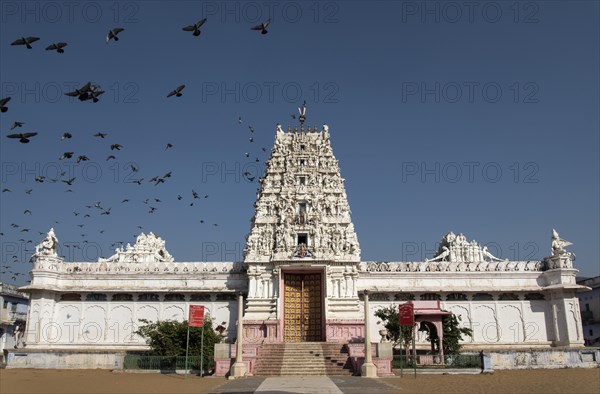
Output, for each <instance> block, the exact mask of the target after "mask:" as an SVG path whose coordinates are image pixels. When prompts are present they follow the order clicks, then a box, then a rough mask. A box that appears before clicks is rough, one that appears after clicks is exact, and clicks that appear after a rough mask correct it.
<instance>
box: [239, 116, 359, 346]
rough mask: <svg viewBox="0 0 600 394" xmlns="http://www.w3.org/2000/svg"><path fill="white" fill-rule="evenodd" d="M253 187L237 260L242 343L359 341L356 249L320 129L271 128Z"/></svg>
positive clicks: (330, 154) (325, 130)
mask: <svg viewBox="0 0 600 394" xmlns="http://www.w3.org/2000/svg"><path fill="white" fill-rule="evenodd" d="M260 183H261V188H260V191H259V193H258V196H257V199H256V202H255V208H256V213H255V216H254V218H253V220H252V226H251V230H250V233H249V235H248V236H247V246H246V249H245V254H244V264H245V265H246V267H247V270H248V281H249V285H248V299H247V305H246V310H245V314H244V325H245V331H244V333H245V340H246V341H250V342H254V343H257V342H260V343H263V342H282V341H284V342H299V341H302V342H303V341H328V342H346V341H350V340H352V339H353V338H354V339H355V340H356V339H358V338H361V337H362V334H363V332H362V324H363V321H362V319H361V316H360V313H359V304H358V301H359V300H358V294H357V287H356V284H357V279H358V270H359V264H360V247H359V244H358V239H357V236H356V233H355V231H354V225H353V224H352V220H351V218H350V207H349V205H348V200H347V197H346V191H345V188H344V179H343V178H342V177H341V175H340V169H339V166H338V162H337V160H336V159H335V157H334V155H333V152H332V149H331V143H330V140H329V128H328V126H327V125H323V129H322V130H321V131H317V130H316V127H315V128H313V129H311V128H310V127H308V128H307V129H305V128H304V125H303V124H302V126H301V127H300V129H298V128H297V127H295V128H294V130H293V131H292V130H291V129H290V128H289V127H288V131H287V132H284V131H283V130H282V128H281V126H280V125H278V126H277V131H276V136H275V145H274V147H273V149H272V151H271V157H270V158H269V160H268V161H267V166H266V171H265V175H264V176H263V177H262V178H261V180H260Z"/></svg>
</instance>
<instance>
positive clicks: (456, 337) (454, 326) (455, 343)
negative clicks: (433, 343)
mask: <svg viewBox="0 0 600 394" xmlns="http://www.w3.org/2000/svg"><path fill="white" fill-rule="evenodd" d="M461 320H462V319H461V318H460V316H456V315H455V314H453V313H452V314H450V315H444V317H443V318H442V325H443V327H444V339H443V344H442V346H443V347H444V355H448V356H450V355H453V354H458V353H459V352H460V349H461V348H462V345H461V343H460V341H462V340H463V339H464V338H463V336H469V337H471V336H473V330H471V329H470V328H467V327H461V326H460V322H461Z"/></svg>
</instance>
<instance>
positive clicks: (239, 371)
mask: <svg viewBox="0 0 600 394" xmlns="http://www.w3.org/2000/svg"><path fill="white" fill-rule="evenodd" d="M243 318H244V295H243V294H242V293H241V292H240V293H239V294H238V320H237V340H236V343H235V363H234V364H233V366H232V367H231V373H230V374H229V379H235V378H242V377H244V376H245V375H246V364H244V362H243V360H242V352H243V348H242V342H243V340H242V337H243V335H244V327H243V326H244V323H243Z"/></svg>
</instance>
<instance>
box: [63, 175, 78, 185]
mask: <svg viewBox="0 0 600 394" xmlns="http://www.w3.org/2000/svg"><path fill="white" fill-rule="evenodd" d="M74 181H75V177H73V178H71V179H66V180H65V179H63V180H62V182H64V183H66V184H67V185H69V186H73V182H74Z"/></svg>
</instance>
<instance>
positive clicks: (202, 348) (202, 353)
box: [200, 325, 204, 377]
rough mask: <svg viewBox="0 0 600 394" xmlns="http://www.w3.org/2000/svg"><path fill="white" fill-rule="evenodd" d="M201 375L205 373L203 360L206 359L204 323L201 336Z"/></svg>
mask: <svg viewBox="0 0 600 394" xmlns="http://www.w3.org/2000/svg"><path fill="white" fill-rule="evenodd" d="M200 338H201V339H200V377H202V375H203V374H204V369H203V368H202V366H203V361H204V325H202V334H201V337H200Z"/></svg>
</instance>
